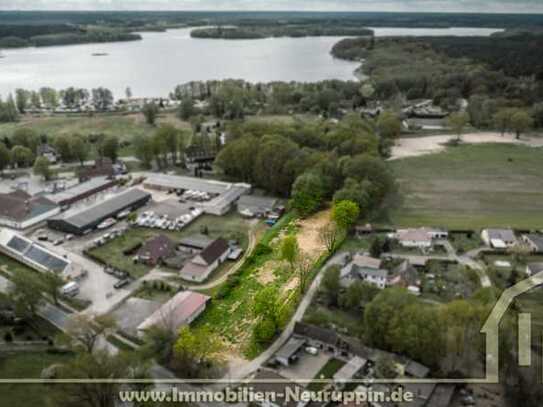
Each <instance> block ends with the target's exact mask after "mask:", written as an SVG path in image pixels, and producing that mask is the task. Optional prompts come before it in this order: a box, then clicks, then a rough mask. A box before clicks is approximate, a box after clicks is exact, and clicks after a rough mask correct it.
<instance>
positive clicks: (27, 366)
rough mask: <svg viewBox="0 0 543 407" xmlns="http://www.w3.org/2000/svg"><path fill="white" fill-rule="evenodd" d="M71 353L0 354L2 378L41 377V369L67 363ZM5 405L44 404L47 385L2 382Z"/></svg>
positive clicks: (3, 402)
mask: <svg viewBox="0 0 543 407" xmlns="http://www.w3.org/2000/svg"><path fill="white" fill-rule="evenodd" d="M71 358H72V356H71V355H57V354H50V353H47V352H21V353H15V354H8V355H5V354H3V355H1V356H0V378H1V379H12V378H39V377H40V374H41V371H42V370H43V369H44V368H46V367H48V366H51V365H52V364H55V363H65V362H67V361H69V360H70V359H71ZM0 391H1V392H2V398H1V400H2V402H1V405H3V406H44V405H46V402H45V401H46V395H47V387H46V386H44V385H40V384H1V385H0Z"/></svg>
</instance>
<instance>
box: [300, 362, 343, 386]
mask: <svg viewBox="0 0 543 407" xmlns="http://www.w3.org/2000/svg"><path fill="white" fill-rule="evenodd" d="M343 366H345V362H344V361H342V360H339V359H330V360H329V361H328V362H327V363H326V364H325V365H324V366H323V367H322V369H321V370H320V371H319V372H318V373H317V375H316V376H315V377H314V378H315V379H320V380H325V379H331V378H332V377H334V375H335V374H336V373H337V372H338V371H339V369H341V368H342V367H343ZM324 386H325V384H324V383H319V382H311V383H309V385H308V386H307V390H309V391H319V390H322V389H323V388H324Z"/></svg>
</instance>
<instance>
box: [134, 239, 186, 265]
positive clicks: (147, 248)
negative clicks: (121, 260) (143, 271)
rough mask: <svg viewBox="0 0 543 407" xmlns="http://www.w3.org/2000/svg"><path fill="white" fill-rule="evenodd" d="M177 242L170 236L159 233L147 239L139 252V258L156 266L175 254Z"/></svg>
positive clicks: (140, 260)
mask: <svg viewBox="0 0 543 407" xmlns="http://www.w3.org/2000/svg"><path fill="white" fill-rule="evenodd" d="M176 246H177V245H176V243H175V242H174V241H173V240H172V239H170V238H169V237H168V236H164V235H158V236H155V237H153V238H152V239H149V240H147V241H146V242H145V243H144V244H143V245H142V246H141V248H140V249H139V250H138V253H137V260H138V261H139V262H142V263H145V264H147V265H149V266H156V265H157V264H160V263H161V262H162V261H164V260H166V259H168V258H169V257H172V256H173V255H174V254H175V248H176Z"/></svg>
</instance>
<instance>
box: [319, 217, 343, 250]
mask: <svg viewBox="0 0 543 407" xmlns="http://www.w3.org/2000/svg"><path fill="white" fill-rule="evenodd" d="M343 237H344V235H343V233H342V230H340V229H339V228H338V226H337V225H336V223H335V222H329V223H327V224H326V225H324V226H323V227H321V228H320V229H319V240H320V242H321V243H322V244H323V245H324V246H326V250H327V251H328V253H329V254H331V253H333V251H334V250H335V248H336V246H337V244H338V242H339V241H340V240H342V238H343Z"/></svg>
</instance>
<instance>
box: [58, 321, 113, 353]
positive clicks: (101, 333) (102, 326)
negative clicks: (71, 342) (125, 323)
mask: <svg viewBox="0 0 543 407" xmlns="http://www.w3.org/2000/svg"><path fill="white" fill-rule="evenodd" d="M116 328H117V322H116V321H115V318H113V317H112V316H110V315H98V316H96V317H93V316H92V315H89V314H74V315H72V316H70V318H69V320H68V322H67V323H66V327H65V332H66V333H67V334H68V336H69V337H71V338H73V339H75V340H76V341H77V342H78V345H79V346H81V347H82V349H83V350H84V351H85V352H87V353H92V352H93V351H94V350H95V347H96V344H97V342H98V340H99V338H100V337H107V336H108V335H110V334H112V333H113V332H114V331H115V329H116Z"/></svg>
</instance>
